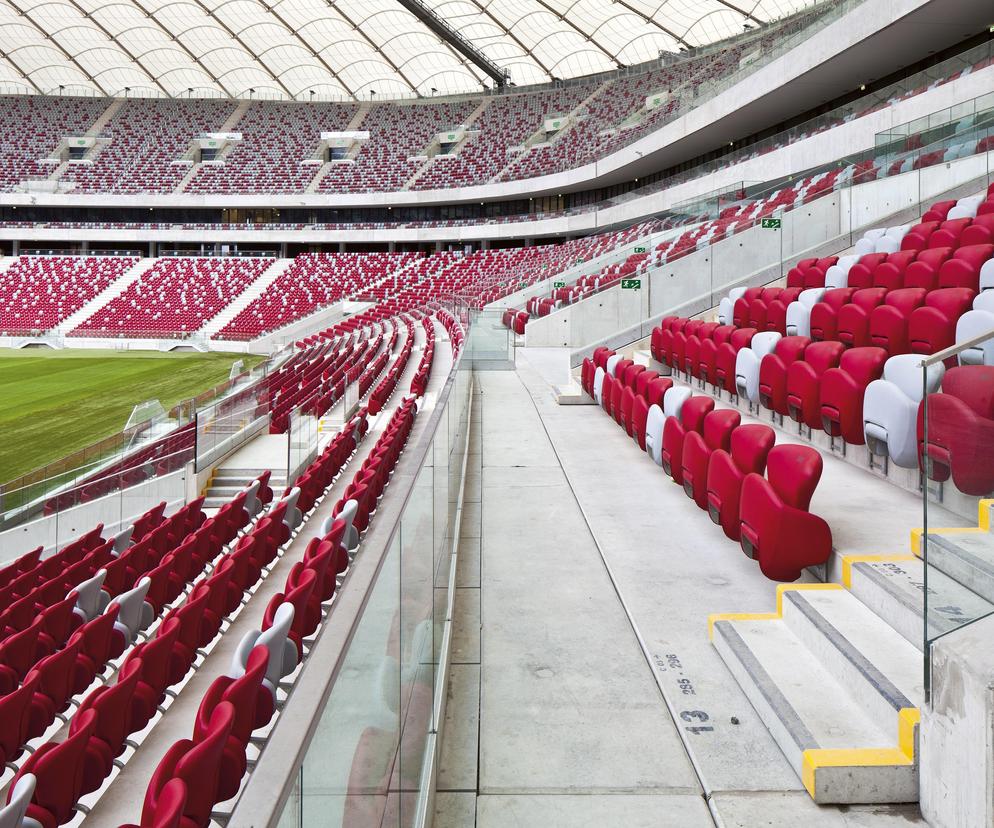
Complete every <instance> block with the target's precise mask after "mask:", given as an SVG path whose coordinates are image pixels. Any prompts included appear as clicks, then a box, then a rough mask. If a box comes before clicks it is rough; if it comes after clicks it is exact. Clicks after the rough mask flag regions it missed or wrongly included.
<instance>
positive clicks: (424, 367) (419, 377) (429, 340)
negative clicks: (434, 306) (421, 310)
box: [411, 316, 435, 397]
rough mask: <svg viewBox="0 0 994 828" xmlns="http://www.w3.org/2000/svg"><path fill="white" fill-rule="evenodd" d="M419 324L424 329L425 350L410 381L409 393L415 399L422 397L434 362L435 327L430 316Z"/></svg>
mask: <svg viewBox="0 0 994 828" xmlns="http://www.w3.org/2000/svg"><path fill="white" fill-rule="evenodd" d="M421 324H422V326H423V327H424V329H425V349H424V353H423V354H422V355H421V362H419V363H418V370H417V371H415V373H414V378H413V379H412V380H411V393H412V394H414V395H415V396H416V397H421V396H424V393H425V389H426V388H427V387H428V379H429V378H430V377H431V366H432V363H433V362H434V360H435V325H434V324H433V323H432V321H431V317H430V316H426V317H425V318H424V319H422V320H421Z"/></svg>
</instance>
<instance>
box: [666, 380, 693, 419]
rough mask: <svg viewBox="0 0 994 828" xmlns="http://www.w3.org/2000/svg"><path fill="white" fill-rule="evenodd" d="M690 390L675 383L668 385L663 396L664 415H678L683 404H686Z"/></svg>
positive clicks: (691, 392)
mask: <svg viewBox="0 0 994 828" xmlns="http://www.w3.org/2000/svg"><path fill="white" fill-rule="evenodd" d="M691 394H693V391H691V390H690V389H689V388H687V387H686V386H684V385H676V386H672V387H670V389H669V390H668V391H667V392H666V396H665V397H663V414H664V416H666V417H679V416H680V413H681V411H682V410H683V406H684V405H685V404H686V402H687V400H689V399H690V397H691Z"/></svg>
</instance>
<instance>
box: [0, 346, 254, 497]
mask: <svg viewBox="0 0 994 828" xmlns="http://www.w3.org/2000/svg"><path fill="white" fill-rule="evenodd" d="M237 359H242V360H243V361H244V363H245V367H246V368H249V367H251V366H253V365H255V364H257V363H258V362H259V361H260V360H261V359H262V358H261V357H257V356H251V355H245V354H227V353H208V354H201V353H160V352H158V351H96V350H64V351H51V350H34V349H32V350H23V349H21V350H10V349H5V348H4V349H0V436H2V439H0V483H2V482H6V481H9V480H11V479H12V478H14V477H17V476H18V475H21V474H24V473H25V472H28V471H31V470H33V469H36V468H38V467H39V466H42V465H44V464H45V463H49V462H51V461H53V460H58V459H59V458H61V457H64V456H65V455H67V454H69V453H71V452H73V451H77V450H78V449H82V448H84V447H86V446H88V445H89V444H91V443H93V442H95V441H96V440H99V439H101V438H103V437H108V436H110V435H112V434H115V433H116V432H119V431H121V430H122V429H123V428H124V425H125V423H126V422H127V420H128V417H129V415H130V414H131V411H132V409H133V408H134V406H135V405H137V404H138V403H140V402H144V401H146V400H154V399H158V400H159V402H161V403H162V405H163V407H164V408H165V409H166V410H168V409H169V408H170V406H172V405H174V404H176V403H177V402H179V401H180V400H183V399H187V398H189V397H194V396H196V395H197V394H199V393H201V392H203V391H206V390H207V389H209V388H212V387H213V386H215V385H217V384H218V383H220V382H223V381H224V380H226V379H227V378H228V372H229V371H230V369H231V365H232V363H233V362H234V361H235V360H237Z"/></svg>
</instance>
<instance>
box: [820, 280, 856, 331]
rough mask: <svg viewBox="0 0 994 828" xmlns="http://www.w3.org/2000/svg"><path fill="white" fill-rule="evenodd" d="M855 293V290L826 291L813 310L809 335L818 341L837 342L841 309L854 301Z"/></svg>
mask: <svg viewBox="0 0 994 828" xmlns="http://www.w3.org/2000/svg"><path fill="white" fill-rule="evenodd" d="M855 292H856V290H855V289H854V288H834V289H833V290H826V291H825V293H824V295H823V296H822V297H821V299H820V300H819V301H818V302H817V303H816V304H815V305H814V307H812V308H811V315H810V319H809V322H808V325H809V334H808V335H809V336H810V337H811V338H812V339H816V340H823V341H828V342H834V341H836V340H837V339H838V316H839V309H840V308H842V306H843V305H846V304H847V303H848V302H849V301H850V300H851V299H852V295H853V294H854V293H855Z"/></svg>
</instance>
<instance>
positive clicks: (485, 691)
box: [435, 352, 924, 828]
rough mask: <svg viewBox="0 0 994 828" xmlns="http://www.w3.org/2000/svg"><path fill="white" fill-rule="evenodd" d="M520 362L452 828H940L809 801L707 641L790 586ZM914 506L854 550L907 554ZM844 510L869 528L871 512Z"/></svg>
mask: <svg viewBox="0 0 994 828" xmlns="http://www.w3.org/2000/svg"><path fill="white" fill-rule="evenodd" d="M521 357H522V353H521V352H519V359H518V368H517V371H513V372H512V371H503V372H500V371H493V372H482V373H478V374H477V375H476V383H477V388H478V393H479V396H478V397H477V401H476V403H474V412H475V414H476V418H475V420H474V424H473V430H472V433H471V441H472V442H471V452H473V453H472V454H471V457H470V461H471V462H470V464H469V472H468V477H467V483H466V486H467V489H466V492H467V501H468V502H474V503H475V502H476V500H479V501H480V520H479V531H478V532H476V533H475V534H479V545H478V546H477V543H476V537H475V536H474V530H473V529H472V528H465V525H464V532H463V535H464V538H463V540H462V541H461V545H460V554H459V565H458V569H457V579H458V589H459V594H458V595H457V599H456V612H455V619H454V624H455V630H454V640H453V668H452V673H451V680H450V685H449V698H448V704H447V709H446V726H445V729H444V731H443V741H442V758H441V762H440V768H439V778H438V791H439V793H438V795H437V799H436V812H435V826H436V828H464V827H465V826H480V828H494V827H495V826H506V825H516V826H536V827H537V826H543V828H544V827H545V826H564V827H565V826H587V825H591V826H593V825H597V826H604V825H623V826H643V825H645V826H649V825H653V826H660V825H662V826H669V825H674V826H676V825H679V826H697V825H702V826H708V825H715V824H720V825H725V826H743V827H745V826H749V827H750V828H751V826H757V825H769V826H795V825H805V826H807V825H812V826H817V827H818V828H822V826H824V827H825V828H834V827H835V826H871V825H874V826H875V825H883V826H887V825H911V824H924V823H922V822H921V818H920V815H919V813H918V809H917V807H915V806H911V807H867V808H860V807H850V808H831V807H819V806H816V805H814V804H813V803H812V802H811V799H810V797H809V796H808V795H807V793H806V792H804V790H803V788H802V787H801V784H800V781H799V780H798V779H797V777H796V775H795V774H794V773H793V771H792V770H791V769H790V767H789V766H788V764H787V762H786V760H785V759H784V757H783V755H782V754H781V753H780V751H779V749H778V748H777V746H776V745H775V744H774V742H773V740H772V738H771V737H770V735H769V733H768V732H767V730H766V728H765V726H764V725H763V724H762V722H761V721H759V719H758V717H757V715H756V714H755V712H754V711H753V709H752V706H751V705H750V704H749V702H748V700H747V699H746V698H745V696H744V695H743V694H742V692H741V690H740V689H739V687H738V685H737V684H736V682H735V680H734V678H733V677H732V676H731V674H730V673H729V672H728V670H727V668H726V667H725V665H724V663H723V662H722V661H721V659H720V657H719V656H718V655H717V653H716V651H715V650H714V649H713V647H712V646H711V644H710V642H709V641H708V637H707V616H708V615H709V614H710V613H713V612H753V611H768V610H770V609H772V608H773V606H774V602H775V588H776V585H775V584H774V583H772V582H770V581H768V580H766V579H765V578H764V577H763V576H762V574H761V573H760V572H759V570H758V568H757V567H756V566H755V564H754V563H753V562H752V561H749V560H748V559H746V558H745V557H744V556H743V555H742V554H741V552H740V551H739V550H738V548H737V547H736V546H735V545H734V544H733V543H731V542H730V541H728V540H727V539H726V538H725V537H724V535H723V534H722V533H721V531H720V530H719V529H718V528H717V527H715V526H714V525H713V524H712V523H711V521H710V520H709V519H708V517H707V515H705V514H704V513H703V512H701V511H699V510H698V509H696V508H693V507H692V504H691V503H690V502H689V501H688V499H687V497H686V495H685V494H684V493H683V490H682V489H681V488H680V487H678V486H676V485H675V484H673V483H672V481H670V480H669V479H668V478H667V477H666V476H665V475H664V474H663V473H662V471H661V469H659V468H658V467H656V466H655V465H654V464H653V463H652V462H651V461H650V460H649V459H648V458H646V457H645V456H644V455H643V456H640V453H639V452H638V450H637V447H636V446H635V445H634V444H633V443H632V441H631V440H630V439H629V438H628V437H627V436H625V435H624V433H623V431H622V430H621V429H620V428H618V427H617V426H616V425H615V424H614V423H612V422H611V421H610V420H609V419H608V418H607V417H606V416H605V415H604V414H603V412H602V411H600V410H599V409H598V408H596V407H594V406H558V405H556V403H555V401H554V399H553V396H552V388H551V385H550V382H549V380H550V379H552V378H553V377H551V376H550V377H543V376H542V373H546V372H541V373H540V372H539V371H538V370H536V366H533V365H532V364H530V362H529V361H528V359H527V358H525V359H522V358H521ZM541 359H542V361H543V362H544V363H545V365H543V366H542V367H545V366H549V365H550V364H551V365H555V367H554V368H553V370H552V371H548V374H553V373H554V374H558V373H559V371H558V364H557V363H558V359H557V358H556V357H555V355H552V354H544V353H543V354H542V355H541ZM839 465H840V466H844V465H846V464H843V463H840V464H839ZM850 468H851V469H852V473H853V474H859V471H858V470H857V469H855V468H853V467H850ZM833 472H834V474H833V475H831V477H832V478H833V480H832V489H833V490H834V489H836V486H838V487H839V489H838V490H839V491H842V487H843V486H844V485H846V483H847V479H846V473H845V470H844V469H842V470H836V469H833ZM864 476H865V477H867V478H869V479H870V483H869V484H867V485H871V486H872V485H877V486H878V487H882V488H881V491H884V492H887V491H888V490H889V487H888V486H887V484H885V483H883V482H882V481H874V480H873V479H872V478H870V476H869V475H864ZM848 482H851V481H848ZM864 482H865V481H864ZM913 500H914V499H913V498H909V499H907V500H901V501H900V502H899V503H898V504H897V506H896V507H895V511H894V513H892V514H889V515H888V519H887V520H886V521H884V524H885V525H883V526H881V525H879V524H878V525H876V526H874V527H873V528H872V529H868V530H867V531H865V532H864V531H861V530H859V529H852V530H848V531H847V532H846V533H845V537H846V544H845V545H846V546H847V547H849V548H851V549H857V548H859V549H861V550H862V551H864V552H866V553H872V552H876V551H892V550H893V549H894V548H900V545H901V544H902V543H905V544H906V543H907V529H908V528H910V526H912V525H916V524H914V522H913V521H914V518H913V517H912V515H913V509H914V506H915V504H914V502H913ZM843 503H844V508H845V509H846V510H847V518H849V519H850V520H851V522H852V523H853V524H854V525H855V526H862V525H863V523H862V521H861V520H860V518H861V517H862V516H863V515H868V514H869V511H868V509H867V507H866V506H865V504H864V508H863V510H862V512H860V511H856V512H854V511H853V506H854V504H853V496H852V494H851V493H850V494H849V496H847V497H845V498H844V499H843ZM839 508H843V506H842V504H840V507H839ZM840 519H842V518H840ZM907 521H911V522H907ZM898 525H900V526H901V532H900V536H899V537H897V536H895V537H893V538H890V544H889V546H888V548H887V549H878V548H877V546H878V545H879V544H881V543H883V542H884V540H885V538H888V537H889V535H887V532H888V531H889V530H891V528H892V527H896V526H898ZM895 531H896V530H895ZM847 551H848V550H847Z"/></svg>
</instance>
